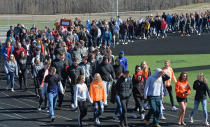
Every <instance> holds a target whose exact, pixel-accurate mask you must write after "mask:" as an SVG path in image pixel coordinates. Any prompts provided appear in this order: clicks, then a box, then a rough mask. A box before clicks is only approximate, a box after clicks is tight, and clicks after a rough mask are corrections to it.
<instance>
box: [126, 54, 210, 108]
mask: <svg viewBox="0 0 210 127" xmlns="http://www.w3.org/2000/svg"><path fill="white" fill-rule="evenodd" d="M126 57H127V60H128V68H129V70H130V72H131V74H133V73H134V69H135V66H136V65H138V64H140V63H141V61H143V60H145V61H146V62H147V64H148V66H149V67H150V68H151V71H152V73H154V71H155V69H156V68H162V67H163V65H164V64H163V63H164V61H165V60H171V63H172V68H182V67H192V66H203V65H210V61H209V59H210V54H196V55H145V56H126ZM199 72H203V73H204V74H205V75H206V78H207V79H210V69H209V70H196V71H189V72H188V76H189V83H190V86H191V91H192V94H191V95H189V97H190V98H191V99H193V98H194V95H195V91H194V90H193V89H192V86H193V82H194V81H195V80H196V78H197V75H198V73H199ZM175 75H176V78H178V77H179V75H180V72H177V73H175ZM172 84H173V86H174V83H173V82H172ZM174 88H175V87H173V92H174V91H175V90H174ZM173 95H174V100H175V104H176V105H178V103H177V101H176V98H175V97H176V96H175V92H174V93H173ZM164 101H165V102H166V103H169V104H170V100H169V96H167V97H165V99H164ZM208 101H209V102H210V99H208ZM193 106H194V101H193V100H189V101H188V107H189V108H193ZM200 109H201V106H200ZM208 111H210V106H209V107H208Z"/></svg>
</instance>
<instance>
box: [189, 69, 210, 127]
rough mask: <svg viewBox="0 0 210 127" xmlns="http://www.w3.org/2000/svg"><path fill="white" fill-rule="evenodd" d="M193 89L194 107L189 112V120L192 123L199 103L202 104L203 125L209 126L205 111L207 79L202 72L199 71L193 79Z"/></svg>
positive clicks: (209, 94) (209, 93)
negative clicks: (194, 79) (195, 78)
mask: <svg viewBox="0 0 210 127" xmlns="http://www.w3.org/2000/svg"><path fill="white" fill-rule="evenodd" d="M193 89H194V90H195V92H196V93H195V100H194V109H193V110H192V112H191V113H190V122H191V123H193V122H194V121H193V116H194V113H195V112H196V111H197V110H198V107H199V104H200V103H201V104H202V107H203V115H204V119H205V121H204V122H205V126H209V122H208V112H207V94H208V96H209V97H210V91H209V88H208V85H207V79H206V78H205V76H204V74H203V73H199V74H198V76H197V80H196V81H194V84H193Z"/></svg>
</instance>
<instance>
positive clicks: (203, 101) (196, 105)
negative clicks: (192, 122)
mask: <svg viewBox="0 0 210 127" xmlns="http://www.w3.org/2000/svg"><path fill="white" fill-rule="evenodd" d="M200 102H201V104H202V107H203V115H204V118H205V120H207V119H208V112H207V108H206V107H207V99H204V100H200V101H198V100H195V101H194V109H193V110H192V112H191V114H190V116H193V115H194V113H195V112H196V111H198V107H199V104H200Z"/></svg>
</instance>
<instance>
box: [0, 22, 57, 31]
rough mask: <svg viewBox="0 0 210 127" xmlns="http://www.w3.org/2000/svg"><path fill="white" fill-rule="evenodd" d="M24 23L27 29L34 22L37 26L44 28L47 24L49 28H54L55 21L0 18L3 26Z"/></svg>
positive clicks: (0, 23)
mask: <svg viewBox="0 0 210 127" xmlns="http://www.w3.org/2000/svg"><path fill="white" fill-rule="evenodd" d="M18 23H19V24H24V26H25V27H26V28H27V29H30V28H31V27H32V25H33V24H36V26H37V27H38V28H39V29H40V30H42V29H44V27H45V26H47V27H49V28H51V29H52V28H54V24H55V22H54V21H32V20H9V21H8V20H0V25H1V26H8V25H17V24H18Z"/></svg>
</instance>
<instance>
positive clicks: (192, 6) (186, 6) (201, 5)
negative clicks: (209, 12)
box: [171, 3, 210, 10]
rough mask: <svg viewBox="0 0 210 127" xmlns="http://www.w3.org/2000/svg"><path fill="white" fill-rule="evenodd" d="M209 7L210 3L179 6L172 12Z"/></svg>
mask: <svg viewBox="0 0 210 127" xmlns="http://www.w3.org/2000/svg"><path fill="white" fill-rule="evenodd" d="M209 6H210V3H198V4H190V5H183V6H178V7H175V8H172V9H171V10H179V9H196V8H202V7H209Z"/></svg>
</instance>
